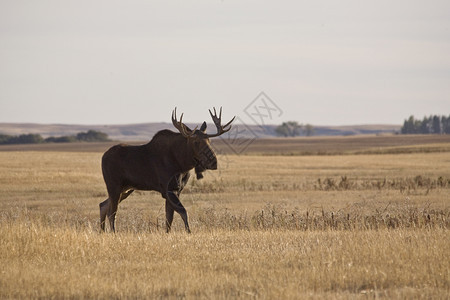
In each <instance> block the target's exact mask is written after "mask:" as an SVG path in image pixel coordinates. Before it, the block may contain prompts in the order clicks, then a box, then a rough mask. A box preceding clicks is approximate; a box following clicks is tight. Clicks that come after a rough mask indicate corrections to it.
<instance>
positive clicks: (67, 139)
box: [45, 135, 77, 143]
mask: <svg viewBox="0 0 450 300" xmlns="http://www.w3.org/2000/svg"><path fill="white" fill-rule="evenodd" d="M76 141H77V139H76V137H75V136H74V135H71V136H59V137H54V136H51V137H48V138H46V139H45V142H46V143H73V142H76Z"/></svg>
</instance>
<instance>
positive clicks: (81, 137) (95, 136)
mask: <svg viewBox="0 0 450 300" xmlns="http://www.w3.org/2000/svg"><path fill="white" fill-rule="evenodd" d="M76 138H77V140H78V141H81V142H107V141H109V138H108V135H107V134H106V133H103V132H100V131H95V130H89V131H88V132H80V133H78V134H77V136H76Z"/></svg>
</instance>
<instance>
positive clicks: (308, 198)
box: [0, 136, 450, 299]
mask: <svg viewBox="0 0 450 300" xmlns="http://www.w3.org/2000/svg"><path fill="white" fill-rule="evenodd" d="M299 140H300V141H294V140H288V139H287V140H282V139H280V140H272V141H266V142H261V141H257V142H255V145H253V146H252V147H254V148H253V151H251V150H252V148H251V147H249V149H248V151H247V152H245V154H243V155H238V154H232V152H227V151H219V153H222V154H220V155H219V156H218V160H219V169H218V170H217V171H208V172H206V173H205V178H204V179H202V180H200V181H198V180H196V179H195V178H194V177H195V176H191V179H190V181H189V183H188V185H187V187H186V188H185V190H184V191H183V194H182V196H181V201H182V202H183V204H184V206H185V207H186V209H187V211H188V213H189V218H190V225H191V230H192V234H187V233H185V231H184V226H183V224H182V221H181V218H180V217H179V216H178V215H176V216H175V219H174V225H173V230H172V232H171V233H169V234H166V233H165V228H164V226H163V224H164V219H165V215H164V201H163V199H162V198H161V196H160V195H159V194H158V193H156V192H142V191H137V192H135V193H134V194H133V195H132V196H130V197H129V198H128V199H126V200H125V201H124V202H122V203H121V204H120V206H119V210H118V214H117V222H116V229H117V233H116V234H112V233H106V234H105V233H100V231H99V220H98V218H99V209H98V204H99V203H100V202H101V201H103V200H105V199H106V197H107V194H106V189H105V186H104V182H103V178H102V174H101V168H100V161H101V156H102V153H103V152H104V151H106V150H107V148H108V147H109V146H110V145H109V144H96V145H95V147H94V146H92V145H89V146H86V148H88V149H89V151H86V149H85V148H84V147H83V144H77V145H73V147H72V148H69V146H68V145H64V146H63V148H61V147H62V146H59V145H55V146H54V148H52V147H51V146H49V145H46V146H45V147H42V148H39V147H35V146H30V147H29V148H27V147H23V148H17V147H16V148H12V147H4V148H2V147H0V271H1V272H2V274H1V276H0V298H7V299H10V298H13V299H15V298H27V299H29V298H57V299H59V298H89V299H91V298H108V299H111V298H112V299H122V298H148V299H153V298H208V299H210V298H213V299H222V298H264V299H267V298H269V299H280V298H287V299H303V298H306V299H322V298H328V299H347V298H352V299H353V298H361V299H367V298H369V299H373V298H386V299H391V298H397V299H405V298H407V299H448V298H449V297H450V250H449V249H450V142H449V140H448V137H446V136H442V137H440V136H433V138H429V137H421V136H415V137H413V138H411V139H410V140H407V139H405V138H403V137H401V139H400V142H399V141H398V140H395V139H393V137H386V138H384V137H364V138H361V139H358V138H356V137H352V138H341V139H340V138H329V139H327V138H321V139H314V138H311V139H306V138H304V139H299ZM281 141H283V142H281ZM283 143H284V144H286V145H285V146H281V145H282V144H283ZM219 144H220V143H219ZM301 145H304V146H305V148H307V149H306V150H305V149H303V148H301ZM324 145H329V146H324ZM330 145H331V146H330ZM222 146H223V145H222ZM223 147H224V149H225V148H226V145H225V146H223ZM308 147H309V148H308ZM330 147H335V148H334V149H337V150H333V149H331V148H330ZM25 150H26V151H25Z"/></svg>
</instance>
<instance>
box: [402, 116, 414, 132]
mask: <svg viewBox="0 0 450 300" xmlns="http://www.w3.org/2000/svg"><path fill="white" fill-rule="evenodd" d="M401 133H402V134H413V133H416V130H415V120H414V116H410V117H409V119H407V120H405V121H404V122H403V127H402V128H401Z"/></svg>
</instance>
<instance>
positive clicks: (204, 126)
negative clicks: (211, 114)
mask: <svg viewBox="0 0 450 300" xmlns="http://www.w3.org/2000/svg"><path fill="white" fill-rule="evenodd" d="M200 131H202V132H204V133H206V122H203V124H202V127H200Z"/></svg>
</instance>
